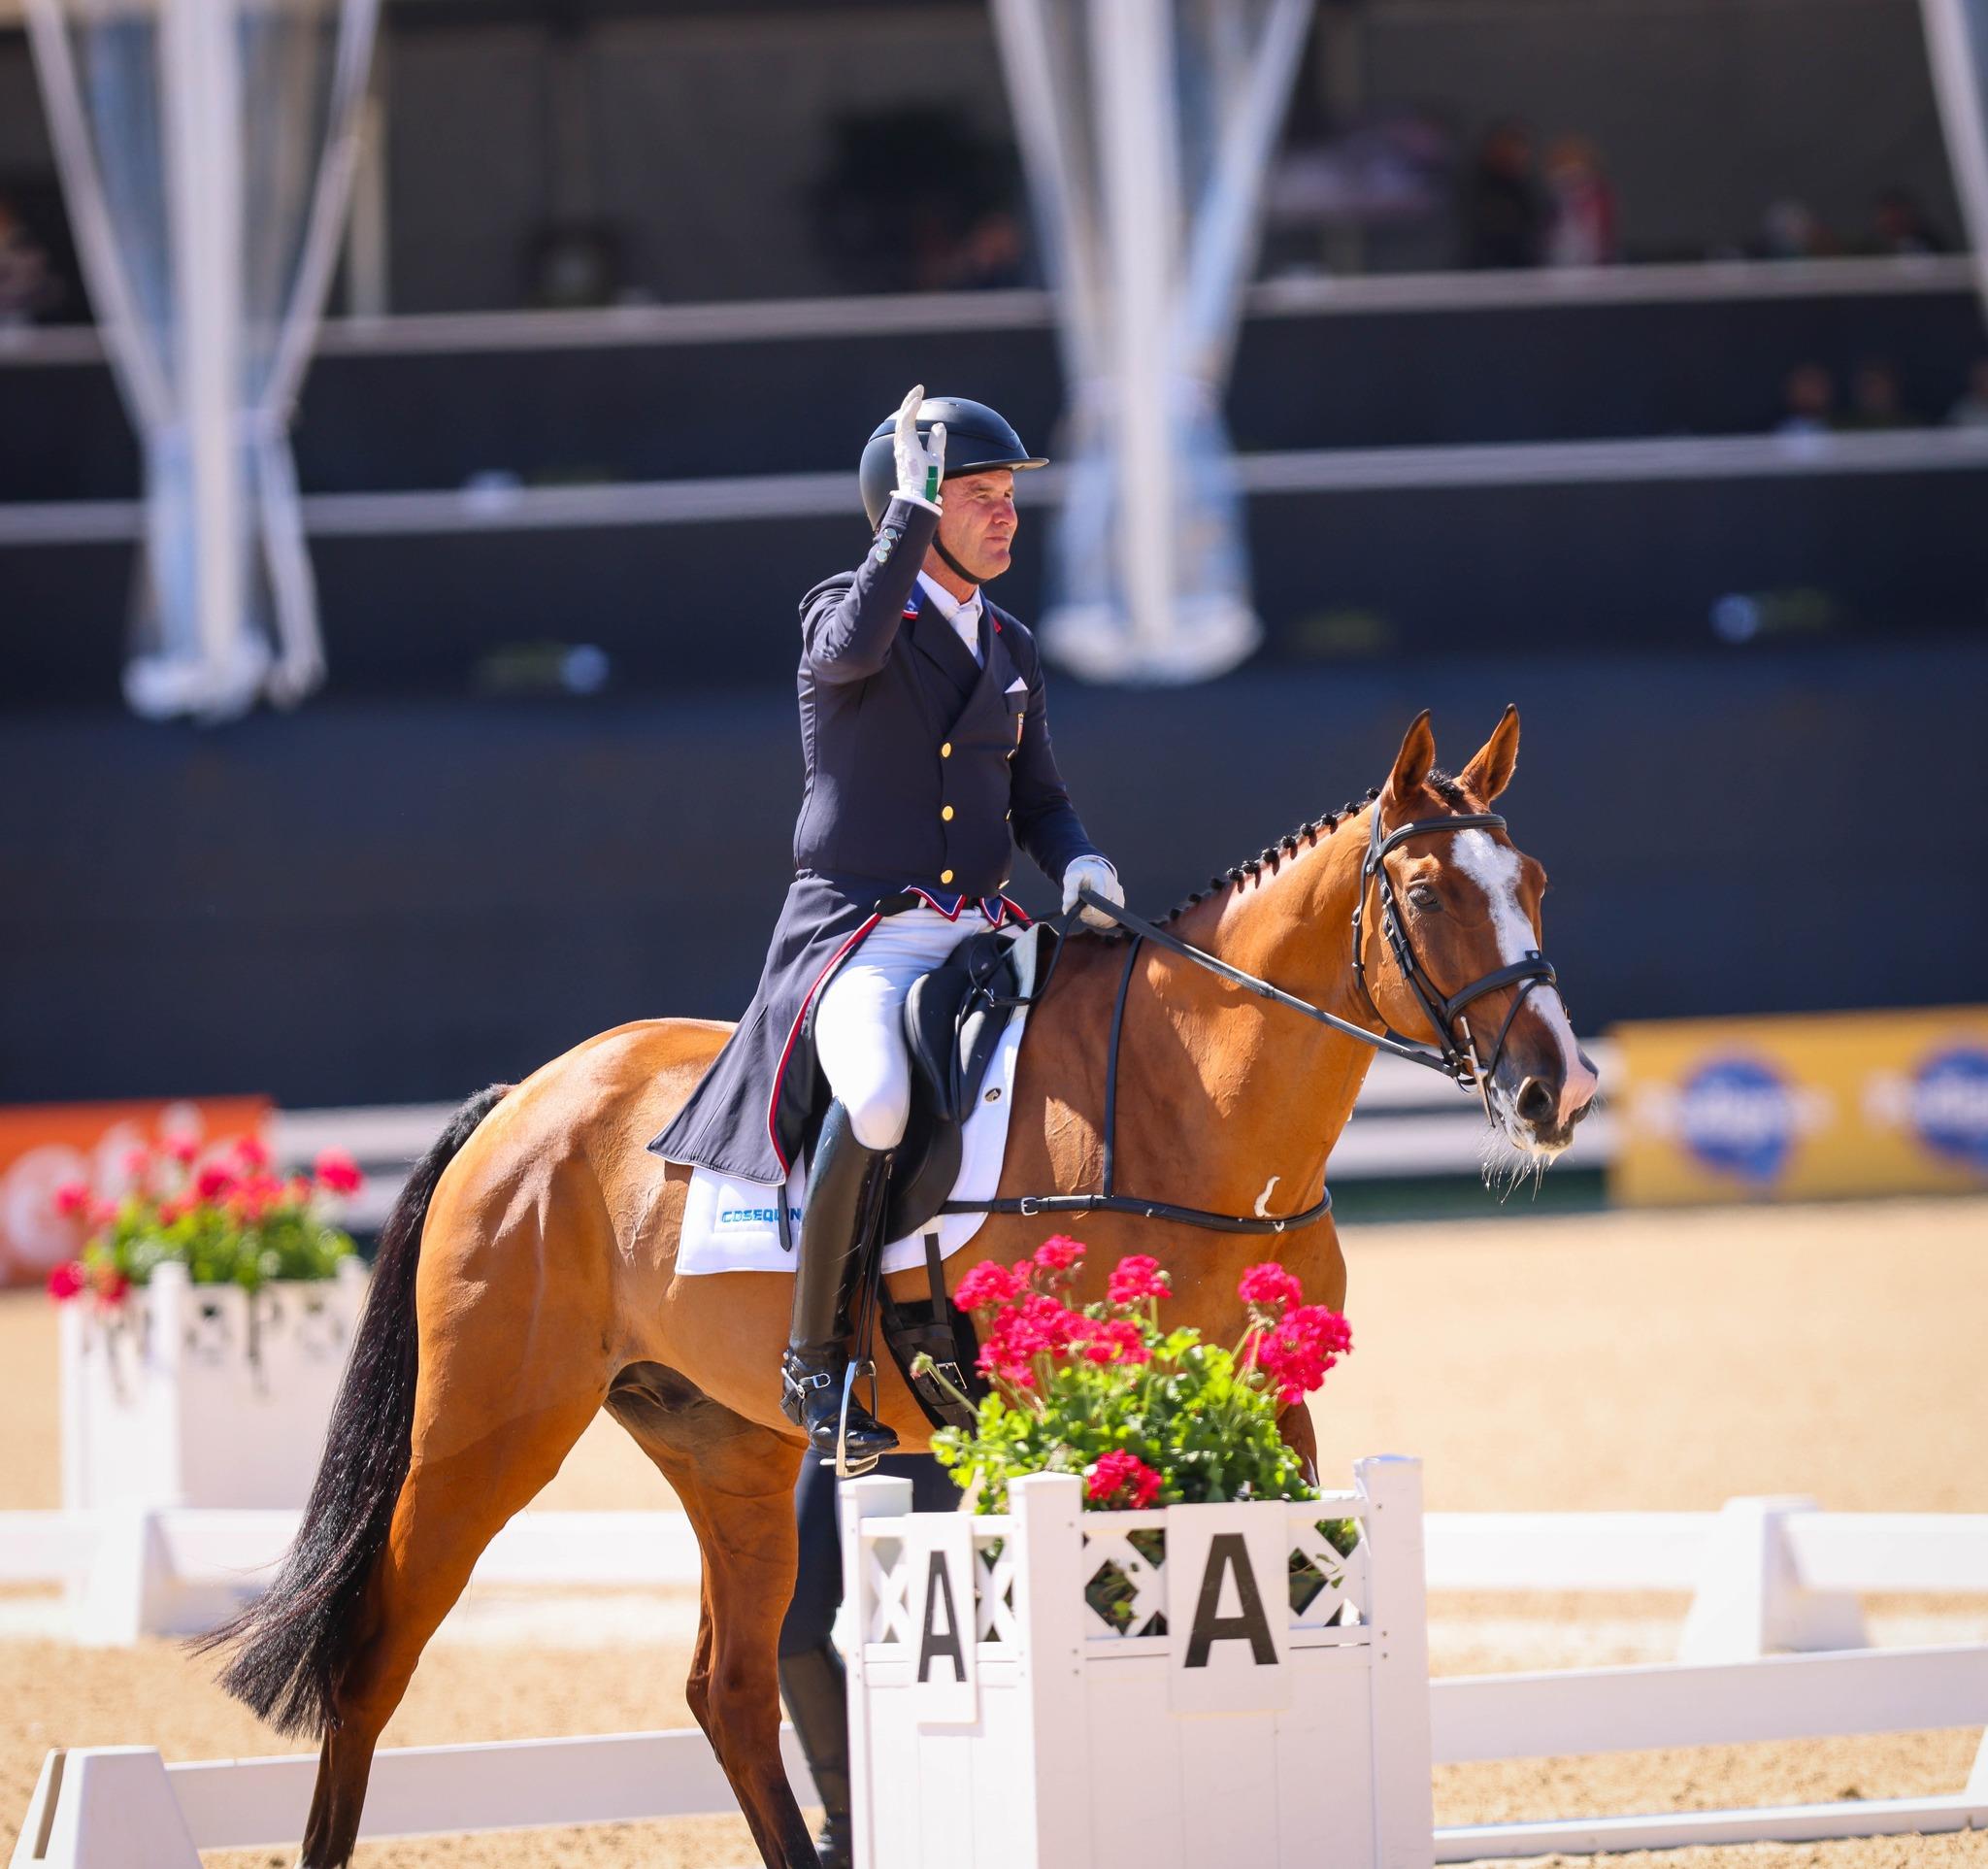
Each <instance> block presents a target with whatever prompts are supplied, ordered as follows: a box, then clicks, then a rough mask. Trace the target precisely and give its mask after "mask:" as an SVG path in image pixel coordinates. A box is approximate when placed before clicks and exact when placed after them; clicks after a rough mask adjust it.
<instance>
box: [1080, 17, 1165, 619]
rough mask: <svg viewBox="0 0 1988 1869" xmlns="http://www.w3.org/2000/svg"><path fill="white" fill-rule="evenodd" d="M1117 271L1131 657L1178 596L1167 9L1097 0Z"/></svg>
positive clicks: (1096, 65) (1093, 21) (1103, 143)
mask: <svg viewBox="0 0 1988 1869" xmlns="http://www.w3.org/2000/svg"><path fill="white" fill-rule="evenodd" d="M1090 27H1091V69H1092V71H1093V73H1094V74H1095V76H1096V80H1097V104H1098V143H1099V156H1100V163H1099V166H1100V170H1101V172H1102V180H1103V184H1104V186H1103V196H1104V202H1105V227H1106V242H1107V250H1108V253H1109V274H1110V334H1111V353H1112V354H1111V362H1110V368H1109V373H1108V374H1109V379H1110V384H1111V387H1112V392H1113V393H1112V397H1111V417H1112V419H1111V427H1110V432H1111V437H1112V451H1113V453H1114V455H1115V458H1116V463H1117V480H1116V490H1117V496H1118V506H1117V525H1116V533H1117V541H1116V543H1117V548H1118V569H1119V576H1120V580H1121V583H1122V588H1123V592H1124V600H1125V610H1126V623H1127V627H1128V630H1129V633H1130V636H1131V639H1132V644H1133V648H1134V653H1135V656H1136V657H1140V658H1147V657H1157V656H1159V655H1162V654H1164V652H1165V650H1166V646H1167V643H1168V640H1169V638H1170V636H1171V634H1172V631H1173V623H1174V600H1175V584H1174V568H1175V552H1174V459H1173V434H1172V427H1173V424H1172V421H1171V416H1172V411H1173V403H1174V394H1173V384H1172V380H1171V371H1170V369H1169V364H1170V361H1171V359H1170V357H1169V354H1168V353H1169V350H1170V346H1169V344H1168V342H1167V339H1168V326H1169V323H1170V319H1169V317H1168V312H1169V309H1170V307H1171V306H1172V304H1173V302H1174V295H1175V274H1176V269H1175V238H1174V232H1175V220H1176V213H1177V203H1178V199H1179V188H1178V184H1177V182H1176V147H1177V133H1176V124H1175V105H1174V60H1173V50H1174V47H1173V23H1172V9H1171V8H1167V7H1161V6H1156V5H1155V4H1154V3H1153V0H1091V13H1090Z"/></svg>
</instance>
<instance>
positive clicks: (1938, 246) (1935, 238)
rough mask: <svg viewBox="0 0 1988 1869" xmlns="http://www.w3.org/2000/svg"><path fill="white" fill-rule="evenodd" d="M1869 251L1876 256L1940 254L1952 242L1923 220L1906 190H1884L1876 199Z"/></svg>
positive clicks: (1923, 211) (1923, 214)
mask: <svg viewBox="0 0 1988 1869" xmlns="http://www.w3.org/2000/svg"><path fill="white" fill-rule="evenodd" d="M1871 248H1872V251H1873V252H1878V253H1944V252H1950V251H1951V250H1952V248H1953V243H1952V242H1951V241H1950V240H1948V239H1947V238H1946V236H1945V235H1944V234H1942V233H1941V232H1940V231H1939V230H1938V228H1937V227H1935V226H1934V225H1933V223H1932V222H1931V221H1930V220H1928V219H1927V218H1926V211H1925V209H1923V208H1922V207H1921V206H1920V205H1919V198H1918V196H1916V195H1915V194H1913V193H1912V191H1911V190H1910V189H1909V188H1887V189H1886V190H1885V191H1884V192H1883V193H1882V194H1881V195H1879V196H1878V197H1877V212H1876V215H1875V216H1874V217H1873V218H1872V236H1871Z"/></svg>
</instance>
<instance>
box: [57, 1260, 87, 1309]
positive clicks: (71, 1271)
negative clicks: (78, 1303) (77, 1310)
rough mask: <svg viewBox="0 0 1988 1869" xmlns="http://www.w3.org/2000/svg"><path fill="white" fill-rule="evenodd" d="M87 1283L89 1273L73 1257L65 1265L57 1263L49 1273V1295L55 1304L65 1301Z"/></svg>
mask: <svg viewBox="0 0 1988 1869" xmlns="http://www.w3.org/2000/svg"><path fill="white" fill-rule="evenodd" d="M88 1284H89V1273H88V1272H87V1271H86V1270H85V1269H84V1268H83V1265H82V1264H81V1263H80V1262H79V1261H78V1260H75V1259H71V1260H70V1261H69V1263H68V1264H67V1265H58V1266H57V1267H56V1268H55V1269H54V1271H52V1272H50V1274H49V1296H50V1297H51V1298H53V1299H54V1300H55V1301H56V1303H57V1304H64V1303H67V1302H68V1300H69V1299H71V1298H73V1297H75V1296H76V1294H77V1293H78V1292H79V1291H82V1290H83V1289H84V1288H85V1287H86V1286H87V1285H88Z"/></svg>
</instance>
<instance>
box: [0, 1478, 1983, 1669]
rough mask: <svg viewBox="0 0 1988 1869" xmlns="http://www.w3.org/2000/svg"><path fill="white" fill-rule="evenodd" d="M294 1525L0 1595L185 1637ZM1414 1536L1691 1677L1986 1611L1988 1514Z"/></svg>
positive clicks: (8, 1552) (608, 1546) (663, 1533)
mask: <svg viewBox="0 0 1988 1869" xmlns="http://www.w3.org/2000/svg"><path fill="white" fill-rule="evenodd" d="M297 1521H298V1515H297V1514H296V1513H294V1512H261V1511H212V1510H210V1511H188V1510H178V1511H175V1510H166V1511H156V1510H147V1509H143V1508H131V1509H124V1510H108V1511H103V1512H97V1513H62V1512H0V1585H50V1584H59V1585H67V1587H68V1590H69V1602H70V1605H71V1610H72V1633H73V1636H74V1638H75V1639H76V1640H77V1641H79V1642H81V1643H84V1644H87V1645H90V1646H117V1645H121V1644H127V1643H131V1642H135V1641H136V1640H138V1639H139V1637H140V1636H142V1635H172V1634H188V1633H193V1632H195V1631H196V1630H197V1629H198V1628H199V1627H201V1626H204V1625H205V1623H206V1622H208V1621H210V1620H211V1619H212V1609H211V1606H212V1603H213V1600H214V1599H213V1592H214V1590H215V1587H216V1586H219V1587H233V1588H236V1589H238V1590H239V1591H240V1592H241V1593H242V1594H243V1595H244V1596H245V1597H246V1596H247V1595H249V1594H251V1593H252V1592H253V1591H254V1590H255V1589H256V1588H257V1587H259V1586H260V1585H261V1583H262V1582H263V1581H265V1580H266V1579H267V1577H268V1576H269V1575H270V1573H271V1572H272V1571H273V1570H274V1568H275V1566H276V1564H277V1563H278V1561H279V1560H280V1559H281V1557H282V1553H283V1552H284V1551H286V1550H287V1549H288V1547H289V1544H290V1541H291V1540H292V1539H293V1538H294V1537H295V1535H296V1529H297ZM1423 1523H1424V1539H1425V1545H1424V1549H1425V1554H1426V1562H1427V1572H1426V1575H1427V1585H1428V1587H1429V1588H1430V1589H1432V1590H1469V1591H1476V1592H1487V1593H1511V1594H1524V1593H1538V1592H1543V1591H1568V1590H1590V1591H1629V1590H1636V1591H1642V1590H1655V1591H1667V1592H1673V1593H1677V1594H1687V1595H1689V1597H1690V1599H1691V1601H1690V1607H1689V1610H1688V1612H1687V1614H1686V1617H1685V1621H1684V1630H1683V1635H1682V1638H1681V1641H1680V1645H1679V1652H1678V1659H1679V1660H1680V1661H1682V1662H1688V1663H1693V1664H1698V1665H1712V1664H1723V1663H1732V1662H1740V1661H1746V1660H1750V1659H1754V1658H1757V1657H1759V1656H1762V1655H1766V1654H1770V1653H1773V1652H1777V1651H1794V1652H1824V1651H1845V1650H1859V1649H1864V1648H1866V1647H1867V1646H1868V1642H1867V1637H1866V1633H1865V1628H1864V1619H1863V1614H1862V1609H1861V1604H1860V1601H1859V1599H1860V1597H1861V1596H1862V1595H1865V1594H1873V1593H1879V1592H1883V1593H1888V1594H1904V1595H1914V1594H1924V1595H1931V1594H1938V1595H1959V1596H1980V1597H1983V1598H1988V1514H1967V1513H1836V1512H1823V1511H1821V1510H1819V1509H1818V1508H1817V1506H1816V1504H1815V1502H1814V1501H1813V1500H1811V1499H1804V1498H1752V1499H1735V1500H1732V1501H1730V1502H1729V1503H1728V1504H1727V1505H1726V1506H1725V1507H1724V1508H1723V1509H1722V1510H1721V1511H1719V1512H1596V1513H1560V1512H1540V1513H1525V1512H1518V1513H1441V1512H1439V1513H1431V1514H1429V1515H1427V1517H1426V1518H1425V1519H1424V1521H1423ZM699 1565H700V1560H699V1557H698V1551H697V1541H696V1538H695V1536H694V1535H693V1533H692V1531H691V1528H690V1521H689V1520H688V1519H686V1518H685V1517H684V1516H683V1515H682V1514H681V1513H675V1512H526V1513H521V1514H519V1515H518V1517H517V1518H515V1519H513V1520H512V1521H511V1522H510V1523H509V1524H508V1525H506V1526H505V1527H504V1529H503V1530H502V1531H500V1532H499V1533H498V1534H497V1537H496V1538H495V1539H494V1540H493V1541H492V1543H491V1545H490V1547H489V1549H488V1550H487V1551H485V1552H484V1553H483V1555H482V1558H481V1559H480V1562H479V1563H478V1565H477V1569H476V1573H475V1576H474V1578H473V1580H472V1583H473V1585H484V1586H493V1585H494V1586H564V1587H568V1588H575V1589H579V1588H603V1587H605V1588H628V1589H665V1590H679V1591H683V1592H686V1593H688V1592H691V1591H694V1590H695V1589H696V1588H697V1585H698V1580H699V1575H700V1569H699ZM189 1610H190V1611H191V1616H192V1619H190V1620H189V1619H188V1614H189Z"/></svg>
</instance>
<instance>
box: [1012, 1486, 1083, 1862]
mask: <svg viewBox="0 0 1988 1869" xmlns="http://www.w3.org/2000/svg"><path fill="white" fill-rule="evenodd" d="M1008 1500H1009V1512H1010V1513H1011V1515H1012V1518H1013V1521H1014V1541H1015V1545H1016V1547H1017V1551H1016V1555H1015V1563H1014V1619H1015V1626H1016V1628H1017V1629H1018V1630H1019V1631H1020V1636H1021V1640H1020V1644H1019V1646H1020V1649H1021V1657H1020V1667H1021V1675H1022V1685H1023V1691H1024V1693H1025V1694H1026V1696H1027V1703H1028V1728H1029V1731H1030V1733H1031V1734H1032V1736H1033V1746H1034V1752H1035V1756H1036V1757H1037V1758H1039V1759H1054V1760H1055V1761H1056V1768H1055V1769H1054V1770H1053V1771H1046V1772H1037V1773H1034V1774H1032V1779H1033V1782H1032V1783H1031V1784H1030V1785H1028V1786H1026V1787H1025V1788H1024V1787H1021V1786H1017V1787H1016V1790H1017V1794H1018V1795H1022V1796H1026V1797H1028V1798H1030V1799H1031V1800H1033V1804H1034V1810H1033V1812H1032V1813H1031V1821H1030V1824H1029V1830H1030V1831H1031V1833H1032V1834H1033V1835H1034V1838H1035V1859H1034V1861H1033V1863H1029V1864H1021V1863H1017V1864H1016V1865H1015V1869H1087V1864H1088V1861H1089V1856H1090V1834H1091V1804H1092V1800H1093V1798H1094V1797H1095V1796H1096V1789H1095V1787H1094V1786H1092V1784H1091V1782H1090V1778H1091V1774H1090V1729H1089V1725H1088V1721H1087V1718H1086V1712H1087V1709H1086V1702H1085V1699H1084V1681H1083V1641H1084V1625H1083V1617H1084V1600H1083V1586H1084V1578H1083V1574H1082V1573H1083V1482H1082V1481H1081V1480H1079V1479H1078V1478H1077V1475H1076V1474H1074V1473H1032V1474H1030V1475H1028V1476H1027V1477H1026V1478H1024V1479H1020V1480H1015V1481H1012V1482H1011V1483H1010V1485H1009V1488H1008Z"/></svg>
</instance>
